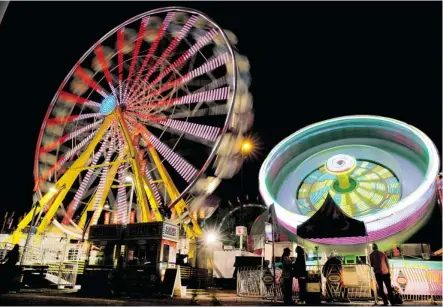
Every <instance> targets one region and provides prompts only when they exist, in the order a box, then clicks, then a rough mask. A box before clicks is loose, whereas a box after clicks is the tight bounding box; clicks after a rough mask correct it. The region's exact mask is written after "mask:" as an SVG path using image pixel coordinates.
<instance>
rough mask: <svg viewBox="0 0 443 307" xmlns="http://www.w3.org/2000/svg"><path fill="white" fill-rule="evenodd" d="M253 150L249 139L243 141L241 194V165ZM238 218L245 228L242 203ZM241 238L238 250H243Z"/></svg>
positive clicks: (252, 144) (241, 237)
mask: <svg viewBox="0 0 443 307" xmlns="http://www.w3.org/2000/svg"><path fill="white" fill-rule="evenodd" d="M253 150H254V143H253V142H252V140H250V139H245V140H243V142H242V144H241V148H240V154H241V160H242V161H241V162H242V164H241V170H240V191H241V192H243V164H244V163H245V158H246V157H248V155H249V154H251V153H252V152H253ZM240 218H241V223H242V225H241V226H245V219H244V214H243V203H242V202H240ZM242 247H243V236H240V250H242V249H243V248H242Z"/></svg>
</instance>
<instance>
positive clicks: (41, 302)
mask: <svg viewBox="0 0 443 307" xmlns="http://www.w3.org/2000/svg"><path fill="white" fill-rule="evenodd" d="M214 294H215V297H216V298H217V299H214V298H213V295H211V294H210V295H203V296H198V297H197V300H196V301H193V299H192V297H191V296H187V297H185V298H164V297H163V298H160V297H156V298H149V299H147V298H144V299H140V298H129V297H118V298H117V297H115V298H95V297H85V296H81V295H80V294H78V293H75V292H72V291H59V290H43V291H42V290H40V291H35V290H34V291H32V290H31V291H30V290H24V291H21V292H19V293H9V294H4V295H0V305H1V306H8V305H9V306H13V305H15V306H17V305H21V306H30V305H34V306H35V305H37V306H55V305H70V306H91V305H94V306H174V305H175V306H186V305H201V306H214V305H224V306H275V305H280V306H281V305H282V304H281V303H279V302H272V301H268V300H260V299H252V298H238V297H237V296H236V295H235V292H231V291H217V292H216V293H214ZM324 305H325V306H328V305H329V306H337V305H340V306H373V305H374V304H373V303H371V302H353V303H349V304H337V303H336V304H324ZM404 305H406V306H431V304H430V303H429V302H420V303H413V302H405V304H404ZM440 306H441V303H440Z"/></svg>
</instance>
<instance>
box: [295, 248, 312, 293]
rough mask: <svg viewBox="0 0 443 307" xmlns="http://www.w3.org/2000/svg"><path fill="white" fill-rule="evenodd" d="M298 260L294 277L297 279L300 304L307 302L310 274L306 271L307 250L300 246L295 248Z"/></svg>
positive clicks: (296, 260)
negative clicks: (307, 279)
mask: <svg viewBox="0 0 443 307" xmlns="http://www.w3.org/2000/svg"><path fill="white" fill-rule="evenodd" d="M295 253H296V254H297V258H296V259H295V262H294V268H293V276H294V277H295V278H297V281H298V288H299V302H306V278H307V277H308V272H307V271H306V258H305V250H304V249H303V247H301V246H300V245H297V247H296V248H295Z"/></svg>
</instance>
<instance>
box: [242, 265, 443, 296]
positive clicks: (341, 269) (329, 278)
mask: <svg viewBox="0 0 443 307" xmlns="http://www.w3.org/2000/svg"><path fill="white" fill-rule="evenodd" d="M307 270H308V272H309V273H310V274H314V275H315V274H316V275H317V277H319V278H318V279H317V280H319V283H320V294H321V297H322V299H323V300H328V301H331V300H334V301H342V300H351V301H356V300H368V301H371V300H375V299H376V298H375V297H374V295H375V294H376V293H377V286H376V281H375V276H374V274H373V271H372V269H371V268H370V266H369V265H366V264H357V265H339V266H337V265H335V266H334V265H331V266H307ZM412 270H414V271H412ZM399 271H401V273H399ZM265 275H267V278H264V276H265ZM319 275H320V276H319ZM269 276H271V278H269ZM281 276H282V270H281V269H280V268H275V276H274V270H273V269H270V268H262V267H259V266H255V267H240V268H238V271H237V295H238V296H242V297H260V298H265V299H277V300H280V299H282V297H283V292H282V285H283V280H282V278H281ZM272 279H273V282H272V281H271V280H272ZM265 281H266V282H265ZM270 281H271V282H270ZM391 282H392V285H393V286H394V287H397V288H398V291H399V293H400V294H401V295H402V298H403V300H405V301H418V302H419V301H422V302H424V301H434V302H439V301H440V302H441V300H442V272H441V271H438V270H434V271H433V270H428V269H394V270H393V272H391ZM408 283H409V287H408ZM384 290H385V292H386V289H384ZM292 292H293V298H294V299H296V298H298V296H299V287H298V281H297V279H295V278H294V279H293V284H292Z"/></svg>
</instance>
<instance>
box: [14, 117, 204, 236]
mask: <svg viewBox="0 0 443 307" xmlns="http://www.w3.org/2000/svg"><path fill="white" fill-rule="evenodd" d="M115 119H116V120H117V122H118V124H119V127H120V128H121V131H122V133H123V136H124V138H125V141H126V144H127V146H125V149H124V157H126V156H127V155H128V154H129V157H128V158H125V159H118V158H117V159H116V160H115V161H113V162H109V163H103V164H100V165H94V166H88V165H87V164H88V161H89V160H90V157H91V155H92V154H93V152H94V149H95V147H96V146H97V144H98V143H99V142H100V140H101V139H102V138H103V136H104V134H105V133H106V131H107V130H108V129H109V127H110V125H111V123H112V121H113V120H115ZM136 128H137V131H134V133H132V137H133V136H134V134H138V133H140V132H142V133H141V136H142V137H143V139H144V141H145V142H146V143H147V144H148V149H149V153H150V155H151V157H152V160H153V162H154V164H155V166H156V168H157V169H158V171H159V173H160V177H161V180H160V181H161V182H163V184H164V186H165V188H166V191H167V193H168V195H169V197H170V198H171V199H176V198H178V197H179V195H180V193H179V191H178V189H177V188H176V186H175V185H174V183H173V181H172V179H171V177H170V175H169V174H168V172H167V171H166V169H165V167H164V166H163V164H162V162H161V159H160V157H159V155H158V153H157V151H156V150H155V148H154V147H153V146H152V145H151V144H150V142H149V140H148V139H146V137H144V135H149V132H148V131H147V129H146V128H145V127H144V126H143V125H138V126H137V127H136ZM132 137H131V133H130V131H129V129H128V126H127V124H126V122H125V120H124V119H123V114H122V113H121V110H119V109H116V110H115V111H114V112H113V113H111V114H110V115H108V116H107V117H106V119H105V120H104V122H103V124H102V125H101V126H100V128H99V129H98V131H97V133H96V135H95V136H94V138H93V139H92V140H91V142H90V143H89V144H88V146H87V148H86V149H85V151H84V152H83V153H82V154H81V155H80V156H79V157H78V158H77V159H76V160H75V162H74V163H73V164H72V165H71V167H69V169H68V170H67V171H66V172H65V173H64V174H63V176H62V177H61V178H60V179H59V180H58V181H57V182H56V183H55V187H54V188H52V189H50V190H49V191H48V192H47V193H45V194H44V195H43V197H42V198H41V199H40V201H39V203H40V206H38V207H37V206H36V207H34V209H33V210H31V211H30V212H29V213H28V214H27V215H26V216H25V217H24V218H23V219H22V220H21V221H20V223H19V224H18V225H17V229H16V230H15V231H14V233H13V234H12V235H11V236H10V237H9V239H8V241H12V243H14V244H16V243H19V241H20V239H21V234H22V230H23V229H24V228H26V227H27V226H28V225H29V224H30V223H31V220H32V217H33V215H36V214H38V213H39V212H40V211H41V210H42V209H43V208H45V207H47V206H49V209H48V210H47V211H46V213H45V214H44V217H43V219H42V221H41V222H40V223H39V225H38V227H37V230H36V236H39V235H40V234H41V233H42V232H43V231H44V230H45V229H46V228H47V227H48V225H49V224H50V222H51V221H52V219H53V217H54V215H55V213H56V212H57V210H58V208H59V207H60V205H61V204H62V201H63V200H64V198H65V196H66V194H67V193H68V191H69V190H70V188H71V186H72V184H73V183H74V181H75V180H76V178H77V177H78V175H79V174H80V173H81V172H82V171H83V170H87V169H92V168H100V167H105V166H110V169H109V172H108V175H107V178H106V181H105V186H104V190H103V196H106V195H108V194H109V191H110V189H111V188H112V187H114V186H113V185H112V183H113V180H114V178H115V176H116V173H117V171H118V166H119V165H120V164H121V163H125V162H129V163H130V165H131V168H132V171H133V174H134V181H133V185H134V187H135V193H136V196H137V200H138V205H139V206H140V208H141V213H142V222H149V221H151V220H152V218H154V219H155V220H156V221H163V216H162V215H161V213H160V211H159V209H158V207H159V204H158V202H157V200H156V199H155V197H154V193H153V191H152V188H151V186H150V182H149V181H148V179H147V178H146V176H145V174H144V173H143V171H142V169H141V167H140V165H141V161H139V157H138V156H137V153H136V149H135V145H134V143H133V138H132ZM96 198H97V194H96V193H95V194H94V195H93V196H92V197H91V199H90V201H89V203H88V205H87V208H86V210H84V212H83V214H82V216H81V218H80V221H79V223H78V227H79V228H84V227H85V226H86V225H85V223H86V214H87V212H88V211H91V210H94V214H93V217H92V219H91V223H90V224H89V225H94V224H95V223H96V222H97V220H98V218H99V216H100V214H101V212H102V210H103V206H104V204H105V201H106V197H102V198H101V199H100V200H99V203H98V204H96ZM148 204H149V205H148ZM94 205H96V206H95V208H94ZM150 209H151V211H152V213H153V216H152V215H151V212H150ZM174 210H175V211H176V213H177V215H178V216H181V215H183V214H184V213H185V211H187V205H186V202H185V201H184V200H180V201H179V202H178V203H177V204H176V205H175V206H174ZM34 211H35V213H34ZM190 218H191V222H192V225H193V227H192V228H191V227H190V226H189V225H187V224H184V225H183V227H184V229H185V232H186V234H187V236H188V238H190V239H191V240H195V239H196V238H197V237H200V236H202V234H203V233H202V230H201V228H200V226H199V225H198V223H197V221H196V220H195V219H194V218H193V217H192V216H190Z"/></svg>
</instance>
